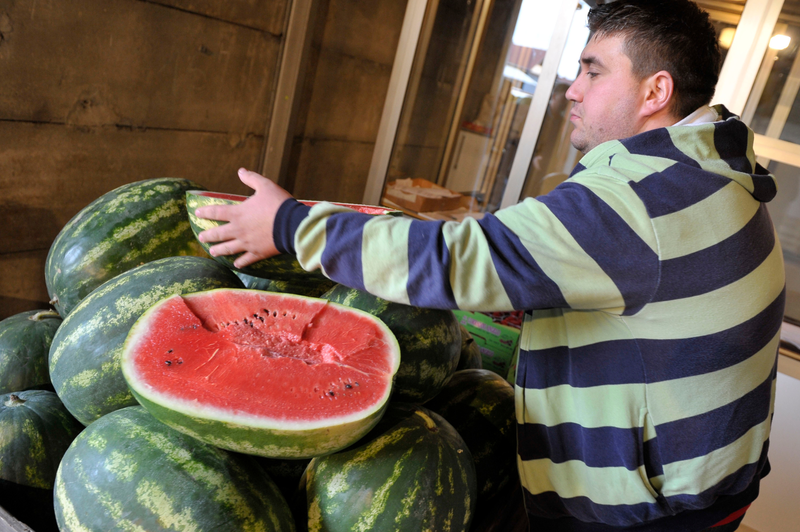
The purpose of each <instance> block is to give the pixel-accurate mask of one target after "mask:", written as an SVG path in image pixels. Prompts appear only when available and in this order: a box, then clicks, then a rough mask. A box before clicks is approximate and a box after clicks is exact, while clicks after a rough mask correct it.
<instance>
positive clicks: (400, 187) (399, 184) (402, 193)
mask: <svg viewBox="0 0 800 532" xmlns="http://www.w3.org/2000/svg"><path fill="white" fill-rule="evenodd" d="M383 197H384V199H386V200H389V201H390V202H392V203H394V204H396V205H398V206H400V207H401V208H403V209H408V210H410V211H416V212H430V211H449V210H453V209H457V208H458V207H459V206H460V205H461V198H462V197H463V196H462V195H461V194H459V193H458V192H454V191H452V190H450V189H447V188H444V187H442V186H439V185H437V184H436V183H433V182H431V181H428V180H427V179H421V178H418V177H415V178H413V179H397V180H395V181H392V182H391V183H389V184H388V185H387V186H386V191H385V192H384V194H383Z"/></svg>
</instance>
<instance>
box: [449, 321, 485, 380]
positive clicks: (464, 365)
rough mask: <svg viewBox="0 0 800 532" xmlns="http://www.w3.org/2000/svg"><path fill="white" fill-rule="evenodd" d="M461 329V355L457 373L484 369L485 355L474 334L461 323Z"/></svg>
mask: <svg viewBox="0 0 800 532" xmlns="http://www.w3.org/2000/svg"><path fill="white" fill-rule="evenodd" d="M458 325H459V328H460V329H461V355H459V357H458V366H457V367H456V371H459V370H462V369H483V355H481V347H480V346H479V345H478V343H477V342H476V341H475V338H473V337H472V333H470V332H469V330H468V329H467V328H466V327H465V326H464V325H463V324H462V323H461V322H459V324H458Z"/></svg>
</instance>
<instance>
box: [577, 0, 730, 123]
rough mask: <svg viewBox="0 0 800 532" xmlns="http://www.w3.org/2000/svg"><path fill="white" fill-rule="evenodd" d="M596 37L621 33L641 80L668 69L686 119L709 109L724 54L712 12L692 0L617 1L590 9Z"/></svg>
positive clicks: (676, 105)
mask: <svg viewBox="0 0 800 532" xmlns="http://www.w3.org/2000/svg"><path fill="white" fill-rule="evenodd" d="M589 30H590V31H591V34H592V36H593V37H594V36H597V37H605V36H611V35H620V36H622V37H623V38H624V39H625V48H624V49H625V54H626V55H627V56H628V57H629V58H630V60H631V63H632V64H633V75H634V76H636V77H637V79H640V80H642V79H644V78H646V77H647V76H650V75H652V74H655V73H656V72H659V71H661V70H665V71H667V72H669V73H670V75H672V79H673V80H674V82H675V90H674V93H673V105H672V107H671V108H670V111H671V112H672V113H673V114H674V115H676V116H679V117H681V118H683V117H685V116H687V115H689V114H691V113H692V112H694V111H695V109H697V108H698V107H701V106H703V105H707V104H708V103H710V102H711V98H713V96H714V88H715V86H716V84H717V80H718V79H719V70H720V51H719V44H718V43H717V35H716V32H715V31H714V26H712V25H711V23H710V22H709V20H708V13H706V12H705V11H703V10H702V9H700V8H699V7H698V6H697V4H695V3H694V2H691V1H689V0H616V1H612V2H610V3H606V4H600V5H598V6H597V7H595V8H593V9H592V10H591V11H589Z"/></svg>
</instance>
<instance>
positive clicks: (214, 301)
mask: <svg viewBox="0 0 800 532" xmlns="http://www.w3.org/2000/svg"><path fill="white" fill-rule="evenodd" d="M399 359H400V350H399V347H398V345H397V341H396V340H395V338H394V336H393V335H392V333H391V331H389V329H388V328H387V327H386V326H385V325H384V324H383V323H382V322H381V321H380V320H378V319H376V318H374V317H373V316H371V315H369V314H366V313H363V312H361V311H358V312H353V309H349V308H346V307H343V306H339V305H336V304H332V303H330V302H328V301H326V300H322V299H316V298H309V297H303V296H296V295H292V294H278V293H271V292H261V291H254V290H241V289H219V290H211V291H207V292H198V293H195V294H189V295H183V296H173V297H170V298H167V299H164V300H162V301H161V302H159V303H157V304H156V305H155V306H154V307H152V308H151V309H150V310H148V311H147V312H146V313H145V314H144V315H143V316H142V317H141V318H140V319H139V320H138V321H137V322H136V324H135V325H134V326H133V328H132V329H131V332H130V334H129V335H128V338H127V340H126V343H125V348H124V351H123V355H122V365H123V374H124V375H125V378H126V380H127V382H128V385H129V386H130V388H131V390H132V391H133V393H134V395H135V396H136V398H137V399H138V400H139V402H140V403H142V404H143V405H144V406H145V407H146V408H147V409H148V410H150V411H151V413H153V414H154V415H155V416H156V417H157V418H159V419H162V421H165V422H166V423H167V424H169V425H171V426H174V427H175V428H177V429H178V430H182V427H183V430H184V432H189V433H193V432H197V431H198V430H200V429H198V427H196V426H194V425H195V424H197V423H199V425H201V426H203V427H206V428H207V429H208V431H209V432H210V434H209V438H210V439H211V440H215V441H211V443H214V444H215V445H217V446H220V447H224V448H231V450H237V451H241V452H250V454H261V455H262V456H274V457H287V456H293V457H300V456H315V455H318V454H325V453H327V452H333V451H332V450H329V449H327V448H324V447H325V445H326V444H327V443H334V442H332V441H328V442H326V441H325V440H326V438H330V439H333V440H336V442H335V445H336V446H337V447H338V448H343V447H344V446H346V445H349V443H352V442H347V443H343V442H342V441H340V440H342V439H348V438H350V437H351V436H347V437H345V436H344V434H343V433H348V432H349V433H351V434H353V435H355V434H357V433H361V434H363V433H366V431H367V430H368V428H371V427H372V425H374V423H377V421H378V419H379V418H380V416H381V415H382V411H383V408H384V407H385V405H386V403H387V402H388V398H389V395H390V393H391V389H392V384H393V380H394V374H395V372H396V371H397V368H398V365H399ZM150 406H154V408H150ZM187 417H188V418H190V419H188V420H187V419H184V418H187ZM190 421H191V422H190ZM215 423H216V424H217V426H216V428H209V425H214V424H215ZM230 424H234V425H237V426H239V427H247V428H249V429H251V432H252V429H259V430H263V431H266V432H267V433H269V432H270V431H274V432H277V433H280V434H281V435H283V436H286V435H288V440H287V441H286V442H284V443H278V444H276V443H275V442H274V441H273V439H270V437H269V434H267V435H266V436H265V435H264V434H256V433H255V432H254V433H253V435H251V436H246V437H245V436H242V435H232V434H228V433H227V429H226V428H225V425H230ZM348 427H349V428H348ZM315 431H316V432H315ZM256 432H258V431H256ZM295 433H296V435H298V436H302V437H303V438H306V439H308V438H311V440H313V442H312V443H311V446H312V447H314V446H316V445H322V447H323V449H321V450H317V449H311V450H307V451H303V452H302V453H299V454H297V453H295V451H287V452H283V451H281V450H280V449H277V450H276V449H275V446H276V445H278V446H280V445H285V446H288V447H292V445H293V440H292V434H295ZM326 433H327V436H326ZM340 433H342V434H340ZM193 435H195V436H198V434H193ZM200 436H202V435H200ZM263 437H266V440H265V441H266V443H264V442H262V443H258V441H260V439H262V438H263ZM359 437H360V436H359ZM241 438H244V439H245V441H241V442H240V443H241V446H239V445H238V444H237V443H236V441H238V440H240V439H241ZM201 439H206V440H208V438H203V437H201ZM229 439H232V440H234V441H233V442H232V443H230V442H229V443H228V444H227V445H223V444H221V443H220V442H221V440H226V441H227V440H229ZM353 441H355V440H353ZM307 444H308V442H306V443H304V445H306V446H307ZM259 445H261V446H262V447H264V446H266V447H269V448H270V450H268V451H264V452H259V451H258V450H256V449H255V447H258V446H259ZM251 447H254V448H253V449H251Z"/></svg>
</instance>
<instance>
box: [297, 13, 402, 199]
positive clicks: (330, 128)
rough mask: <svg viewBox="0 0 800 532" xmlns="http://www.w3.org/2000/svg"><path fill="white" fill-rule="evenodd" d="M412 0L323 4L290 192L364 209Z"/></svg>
mask: <svg viewBox="0 0 800 532" xmlns="http://www.w3.org/2000/svg"><path fill="white" fill-rule="evenodd" d="M407 3H408V1H407V0H320V4H321V6H320V13H319V14H318V17H317V24H318V25H317V28H316V34H315V39H314V46H313V51H312V55H311V58H312V59H311V61H310V62H309V74H308V76H307V79H306V87H305V91H304V97H303V107H302V108H301V111H300V113H299V114H300V119H299V121H298V124H297V129H296V131H297V134H296V135H295V138H294V142H293V147H292V160H291V162H290V171H289V176H288V178H289V182H288V183H287V186H288V188H289V189H290V190H292V191H293V192H294V194H295V196H297V197H299V198H302V199H324V200H330V201H344V202H354V203H360V202H361V201H362V199H363V195H364V188H365V187H366V183H367V176H368V174H369V166H370V163H371V161H372V152H373V149H374V147H375V139H376V138H377V136H378V126H379V125H380V119H381V114H382V112H383V104H384V101H385V99H386V93H387V91H388V88H389V78H390V76H391V73H392V65H393V63H394V56H395V53H396V51H397V44H398V41H399V39H400V31H401V29H402V26H403V17H404V15H405V9H406V4H407Z"/></svg>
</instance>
